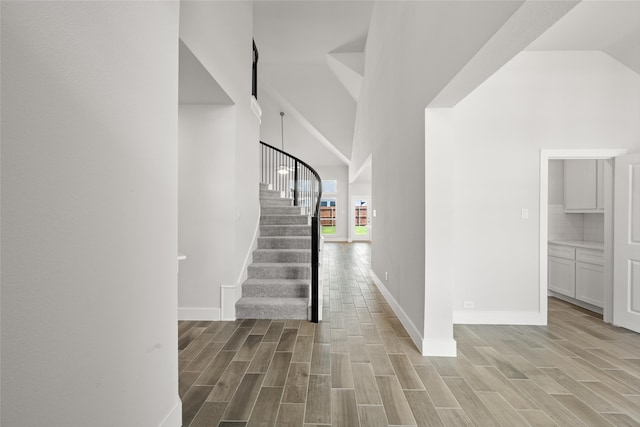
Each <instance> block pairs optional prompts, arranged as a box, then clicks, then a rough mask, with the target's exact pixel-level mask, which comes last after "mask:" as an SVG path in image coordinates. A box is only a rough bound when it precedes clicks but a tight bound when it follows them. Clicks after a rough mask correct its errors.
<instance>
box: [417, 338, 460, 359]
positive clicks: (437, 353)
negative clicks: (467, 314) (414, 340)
mask: <svg viewBox="0 0 640 427" xmlns="http://www.w3.org/2000/svg"><path fill="white" fill-rule="evenodd" d="M457 352H458V345H457V344H456V340H454V339H450V340H423V341H422V355H423V356H434V357H457V355H458V354H457Z"/></svg>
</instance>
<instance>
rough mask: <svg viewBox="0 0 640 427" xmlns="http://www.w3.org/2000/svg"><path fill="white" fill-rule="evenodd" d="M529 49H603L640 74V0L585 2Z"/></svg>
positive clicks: (586, 0) (587, 0)
mask: <svg viewBox="0 0 640 427" xmlns="http://www.w3.org/2000/svg"><path fill="white" fill-rule="evenodd" d="M527 50H601V51H603V52H605V53H607V54H609V55H611V56H613V57H614V58H616V59H618V60H619V61H620V62H623V63H624V64H625V65H627V66H629V67H631V68H633V69H635V71H636V72H638V73H640V69H638V67H637V65H640V1H637V0H627V1H613V0H599V1H589V0H585V1H582V2H581V3H580V4H578V5H577V6H576V7H575V8H573V10H571V11H570V12H569V13H567V15H566V16H565V17H564V18H562V19H561V20H559V21H558V22H557V23H556V24H555V25H553V26H552V27H551V28H549V30H547V31H546V32H545V33H544V34H542V35H541V36H540V37H539V38H538V39H537V40H535V41H534V42H533V43H531V44H530V45H529V47H528V48H527Z"/></svg>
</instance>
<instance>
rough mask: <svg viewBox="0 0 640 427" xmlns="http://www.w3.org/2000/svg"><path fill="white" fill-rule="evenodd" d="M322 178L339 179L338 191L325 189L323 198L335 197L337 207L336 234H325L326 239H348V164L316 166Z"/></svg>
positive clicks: (342, 240)
mask: <svg viewBox="0 0 640 427" xmlns="http://www.w3.org/2000/svg"><path fill="white" fill-rule="evenodd" d="M314 169H315V170H316V172H318V174H319V175H320V178H322V180H331V179H335V180H337V181H338V192H337V193H327V192H326V191H325V190H324V189H323V193H322V198H331V199H333V198H335V199H336V207H337V217H336V234H323V235H322V236H323V237H324V240H325V241H340V242H346V241H347V232H348V230H349V205H350V202H349V180H348V178H349V169H348V168H347V167H346V166H319V167H317V168H314Z"/></svg>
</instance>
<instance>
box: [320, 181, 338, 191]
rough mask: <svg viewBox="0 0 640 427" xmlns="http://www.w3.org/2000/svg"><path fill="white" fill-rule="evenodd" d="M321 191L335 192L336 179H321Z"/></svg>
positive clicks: (336, 189)
mask: <svg viewBox="0 0 640 427" xmlns="http://www.w3.org/2000/svg"><path fill="white" fill-rule="evenodd" d="M322 192H323V193H337V192H338V181H337V180H335V179H323V180H322Z"/></svg>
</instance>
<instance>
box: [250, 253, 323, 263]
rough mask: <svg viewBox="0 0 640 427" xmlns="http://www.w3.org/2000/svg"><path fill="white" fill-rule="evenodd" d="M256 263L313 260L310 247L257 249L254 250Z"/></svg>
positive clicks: (305, 261) (307, 261)
mask: <svg viewBox="0 0 640 427" xmlns="http://www.w3.org/2000/svg"><path fill="white" fill-rule="evenodd" d="M253 262H255V263H265V262H271V263H293V262H295V263H306V264H309V263H310V262H311V250H309V249H256V250H255V251H254V252H253Z"/></svg>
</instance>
